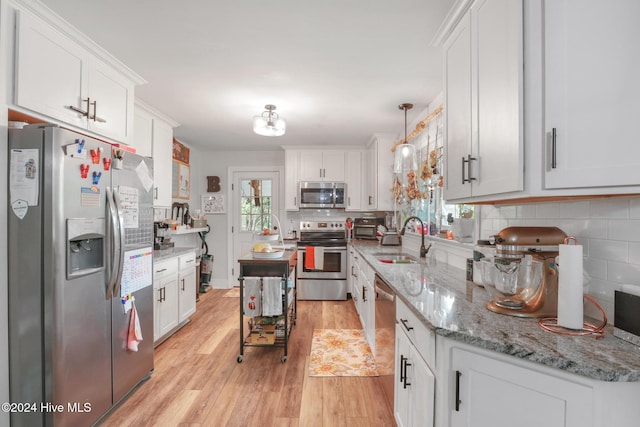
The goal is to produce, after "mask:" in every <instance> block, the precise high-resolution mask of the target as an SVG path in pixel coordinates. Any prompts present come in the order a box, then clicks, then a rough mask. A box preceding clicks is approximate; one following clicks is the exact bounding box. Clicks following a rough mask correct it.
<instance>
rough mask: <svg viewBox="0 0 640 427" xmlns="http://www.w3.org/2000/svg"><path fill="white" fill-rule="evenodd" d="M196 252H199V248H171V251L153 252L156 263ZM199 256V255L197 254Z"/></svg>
mask: <svg viewBox="0 0 640 427" xmlns="http://www.w3.org/2000/svg"><path fill="white" fill-rule="evenodd" d="M194 251H196V252H197V251H199V249H198V248H191V247H174V248H169V249H162V250H154V251H153V260H154V261H161V260H163V259H167V258H171V257H174V256H180V255H184V254H187V253H189V252H194ZM196 255H197V253H196Z"/></svg>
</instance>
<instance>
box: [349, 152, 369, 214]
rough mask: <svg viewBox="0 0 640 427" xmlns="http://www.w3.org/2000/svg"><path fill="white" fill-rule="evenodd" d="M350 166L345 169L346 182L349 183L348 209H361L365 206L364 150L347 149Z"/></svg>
mask: <svg viewBox="0 0 640 427" xmlns="http://www.w3.org/2000/svg"><path fill="white" fill-rule="evenodd" d="M346 159H347V165H349V167H348V168H346V170H345V182H346V183H347V206H346V207H345V210H347V211H359V210H361V209H362V206H363V203H364V202H363V198H365V191H364V181H363V176H364V170H365V165H364V162H365V159H364V153H363V151H362V150H357V151H347V153H346Z"/></svg>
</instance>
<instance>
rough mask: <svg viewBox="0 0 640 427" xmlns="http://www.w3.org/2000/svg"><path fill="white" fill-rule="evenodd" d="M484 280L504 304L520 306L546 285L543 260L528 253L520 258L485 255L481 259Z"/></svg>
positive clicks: (495, 296)
mask: <svg viewBox="0 0 640 427" xmlns="http://www.w3.org/2000/svg"><path fill="white" fill-rule="evenodd" d="M480 266H481V272H482V283H483V284H484V287H485V289H486V290H487V291H488V292H489V294H490V295H491V298H493V300H494V303H495V304H496V305H498V306H500V307H504V308H511V309H520V308H523V307H525V306H526V305H527V304H528V303H529V302H531V301H532V300H533V299H534V297H535V296H536V294H537V293H538V291H539V290H540V286H541V285H542V266H543V263H542V262H541V261H537V260H534V259H533V258H532V257H531V255H526V256H525V257H524V258H522V259H520V260H512V261H509V260H504V259H500V258H484V259H482V260H481V261H480Z"/></svg>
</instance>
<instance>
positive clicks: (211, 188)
mask: <svg viewBox="0 0 640 427" xmlns="http://www.w3.org/2000/svg"><path fill="white" fill-rule="evenodd" d="M218 191H220V177H219V176H208V177H207V193H217V192H218Z"/></svg>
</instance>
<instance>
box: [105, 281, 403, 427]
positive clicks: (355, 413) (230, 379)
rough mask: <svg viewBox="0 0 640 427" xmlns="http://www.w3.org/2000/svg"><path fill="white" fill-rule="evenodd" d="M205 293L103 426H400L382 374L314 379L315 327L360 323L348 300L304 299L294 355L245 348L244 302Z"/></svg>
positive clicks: (293, 343) (220, 292) (291, 349)
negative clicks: (151, 370)
mask: <svg viewBox="0 0 640 427" xmlns="http://www.w3.org/2000/svg"><path fill="white" fill-rule="evenodd" d="M225 292H226V290H220V289H213V290H211V291H209V292H208V293H206V294H203V295H201V296H200V301H199V302H198V305H197V312H196V313H195V315H194V316H192V318H191V322H190V323H189V324H187V325H186V326H185V327H184V328H182V329H181V330H180V331H178V332H177V333H176V334H174V335H173V336H172V337H171V338H169V339H168V340H167V341H165V342H164V343H163V344H161V345H160V346H159V347H157V348H156V350H155V372H154V373H153V375H152V377H151V379H149V380H148V381H146V382H145V383H144V384H142V385H141V386H140V387H139V388H138V389H137V390H136V391H135V392H134V393H133V394H132V395H131V396H130V397H129V398H128V399H127V400H126V401H125V402H124V403H122V404H121V405H120V406H119V407H118V408H116V409H115V410H114V411H113V412H112V413H111V414H110V415H109V416H108V417H107V418H106V419H105V420H104V421H103V422H102V424H101V425H102V426H118V427H121V426H243V427H244V426H261V427H262V426H326V427H334V426H367V427H372V426H380V427H388V426H395V422H394V420H393V414H392V413H391V410H390V408H389V405H388V404H387V401H386V399H385V397H384V394H383V391H382V388H381V386H380V384H379V382H378V378H375V377H339V378H331V377H328V378H320V377H309V375H308V368H309V353H310V351H311V336H312V334H313V329H315V328H360V327H361V325H360V321H359V319H358V316H357V313H356V311H355V308H354V306H353V302H352V301H351V300H349V301H298V318H297V323H296V325H295V326H294V328H293V330H292V332H291V339H290V341H289V351H288V353H289V354H288V358H287V361H286V362H285V363H280V358H281V357H282V355H283V349H282V348H257V347H247V348H245V351H244V360H243V362H242V363H237V361H236V359H237V357H238V355H239V351H240V347H239V346H240V336H239V334H240V332H239V324H238V322H239V316H240V313H239V309H240V307H239V299H238V298H225V297H223V296H222V295H224V293H225Z"/></svg>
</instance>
